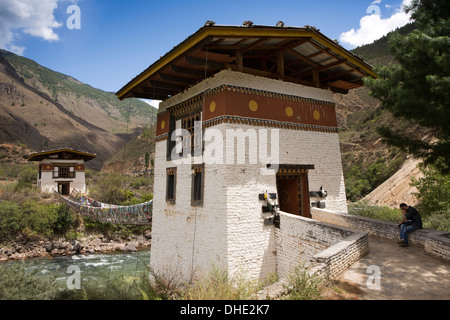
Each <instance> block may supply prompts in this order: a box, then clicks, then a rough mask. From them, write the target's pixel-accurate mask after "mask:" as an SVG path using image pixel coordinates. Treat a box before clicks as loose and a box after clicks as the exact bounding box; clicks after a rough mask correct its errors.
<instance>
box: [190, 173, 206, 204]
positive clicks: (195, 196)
mask: <svg viewBox="0 0 450 320" xmlns="http://www.w3.org/2000/svg"><path fill="white" fill-rule="evenodd" d="M204 181H205V165H204V164H201V165H193V166H192V197H191V205H192V206H202V205H203V192H204Z"/></svg>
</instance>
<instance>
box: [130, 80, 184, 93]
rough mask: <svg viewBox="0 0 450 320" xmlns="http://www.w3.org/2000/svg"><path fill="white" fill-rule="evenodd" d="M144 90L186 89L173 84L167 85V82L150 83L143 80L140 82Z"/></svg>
mask: <svg viewBox="0 0 450 320" xmlns="http://www.w3.org/2000/svg"><path fill="white" fill-rule="evenodd" d="M139 87H144V88H152V89H153V88H155V90H158V89H169V90H176V91H183V90H184V89H186V86H184V85H177V84H173V83H167V82H160V81H151V80H145V81H143V82H142V86H139Z"/></svg>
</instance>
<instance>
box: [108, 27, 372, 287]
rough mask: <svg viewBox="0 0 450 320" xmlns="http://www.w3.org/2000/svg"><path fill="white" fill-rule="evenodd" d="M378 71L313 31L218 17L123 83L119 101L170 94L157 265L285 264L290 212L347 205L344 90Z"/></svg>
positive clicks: (252, 267)
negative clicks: (339, 115) (283, 239)
mask: <svg viewBox="0 0 450 320" xmlns="http://www.w3.org/2000/svg"><path fill="white" fill-rule="evenodd" d="M368 76H375V74H374V73H373V71H372V69H371V67H370V66H369V65H368V64H366V63H365V62H364V61H362V60H361V59H360V58H358V57H356V56H354V55H353V54H352V53H350V52H348V51H347V50H345V49H344V48H342V47H341V46H340V45H339V44H337V43H336V42H335V41H332V40H330V39H329V38H327V37H326V36H324V35H323V34H322V33H320V32H319V31H318V30H317V29H315V28H313V27H302V28H297V27H295V28H294V27H281V26H277V27H270V26H257V25H252V24H250V25H248V24H247V25H246V26H217V25H215V24H214V23H209V24H207V25H205V26H204V27H202V28H200V29H199V30H198V31H197V32H196V33H194V34H193V35H191V36H190V37H188V38H187V39H186V40H184V41H183V42H181V43H180V44H179V45H177V46H176V47H174V48H173V49H172V50H171V51H170V52H168V53H167V54H166V55H164V56H163V57H161V58H160V59H159V60H158V61H156V62H155V63H154V64H152V65H151V66H150V67H149V68H147V69H146V70H144V71H143V72H142V73H141V74H140V75H138V76H137V77H135V78H134V79H133V80H131V81H130V82H129V83H128V84H127V85H126V86H124V87H123V88H122V89H121V90H120V91H119V92H118V93H117V96H118V97H119V98H120V99H125V98H129V97H138V98H146V99H157V100H162V102H161V103H160V106H159V113H158V123H157V132H156V150H155V176H154V203H153V222H152V223H153V224H152V246H151V259H150V264H151V267H152V268H153V269H154V270H155V271H156V272H159V273H165V274H176V275H177V276H178V275H179V276H180V277H181V278H183V279H186V280H188V279H191V278H192V277H193V276H194V275H196V274H198V273H200V272H207V271H209V270H210V269H211V268H212V266H213V265H215V266H218V267H220V268H223V269H226V270H228V272H230V274H236V273H239V272H245V273H246V274H248V275H249V276H250V277H252V278H260V279H264V278H265V277H266V276H268V275H270V274H273V273H275V272H277V270H278V269H279V268H280V262H279V259H280V250H279V248H278V247H277V246H278V245H277V243H278V242H277V241H278V240H277V237H278V235H279V233H277V231H276V230H277V228H280V218H279V212H283V213H287V214H289V215H293V216H298V217H301V219H303V220H305V219H310V218H311V209H312V208H314V207H318V208H326V209H329V210H333V211H339V212H346V211H347V206H346V196H345V186H344V178H343V173H342V164H341V153H340V148H339V138H338V126H337V120H336V111H335V103H334V99H333V93H344V94H345V93H347V92H348V90H350V89H353V88H357V87H360V86H362V85H363V83H362V79H363V78H364V77H368ZM303 220H302V221H303ZM281 227H283V221H281ZM311 247H314V245H312V246H311Z"/></svg>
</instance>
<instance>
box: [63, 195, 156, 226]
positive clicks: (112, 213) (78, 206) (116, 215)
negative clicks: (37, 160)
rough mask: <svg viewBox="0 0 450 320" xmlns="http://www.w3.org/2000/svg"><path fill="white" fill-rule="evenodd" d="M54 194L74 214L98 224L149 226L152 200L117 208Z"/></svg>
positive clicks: (81, 197) (88, 199)
mask: <svg viewBox="0 0 450 320" xmlns="http://www.w3.org/2000/svg"><path fill="white" fill-rule="evenodd" d="M55 193H56V194H57V195H58V197H59V198H60V199H61V200H62V201H63V202H65V203H66V204H67V205H68V206H69V207H70V208H71V209H72V210H74V211H75V212H78V213H79V214H81V215H82V216H85V217H89V218H91V219H94V220H97V221H100V222H106V223H113V224H124V225H150V224H151V221H152V208H153V200H150V201H148V202H144V203H140V204H135V205H130V206H118V205H112V204H107V203H102V202H99V201H96V200H94V199H92V198H89V197H87V196H83V195H81V196H79V199H76V198H75V197H72V196H70V197H69V196H63V195H61V194H60V193H58V192H56V191H55Z"/></svg>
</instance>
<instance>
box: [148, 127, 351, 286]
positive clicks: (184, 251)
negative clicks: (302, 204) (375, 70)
mask: <svg viewBox="0 0 450 320" xmlns="http://www.w3.org/2000/svg"><path fill="white" fill-rule="evenodd" d="M213 128H214V129H218V130H220V131H221V132H222V135H223V137H224V138H225V139H226V137H227V130H234V129H237V128H240V129H243V130H244V131H245V130H253V129H256V127H254V126H245V125H237V124H220V125H217V126H214V127H213ZM264 129H266V128H264ZM269 142H270V141H269ZM166 145H167V142H166V141H165V140H164V141H160V142H158V143H157V144H156V153H155V154H156V161H155V184H154V185H155V190H154V195H155V196H154V211H153V229H152V249H151V265H152V267H153V268H154V269H155V270H158V271H159V272H160V273H161V272H162V273H165V274H169V275H170V273H171V272H175V271H174V270H176V272H175V273H176V274H180V275H183V278H184V279H187V280H188V279H189V278H190V277H191V275H192V272H193V271H194V273H195V272H201V271H203V272H207V271H209V270H210V269H211V268H212V266H213V264H215V265H216V266H219V267H222V268H227V269H228V271H229V272H230V274H236V273H239V274H245V275H248V276H249V277H251V278H259V279H264V278H265V277H267V276H269V275H270V274H272V273H275V272H277V261H276V246H275V231H274V227H273V225H270V226H264V218H265V217H267V214H263V213H262V206H263V205H265V203H264V202H263V201H260V200H259V199H258V194H260V193H264V192H265V191H267V192H276V177H275V175H274V174H272V175H262V174H261V170H262V169H264V168H265V167H266V165H265V164H261V163H258V164H249V158H251V154H249V153H251V152H258V148H249V147H248V146H247V148H248V149H247V151H246V152H247V154H246V163H245V164H237V154H238V152H237V146H236V145H235V152H234V156H235V158H234V160H233V161H231V162H232V164H226V163H230V159H224V163H225V164H220V165H217V164H208V163H207V164H205V180H204V181H205V194H204V205H203V206H202V207H192V206H191V164H181V165H178V166H177V176H176V203H175V204H174V205H171V204H167V203H166V201H165V195H166V189H165V188H166V168H168V167H173V166H175V165H174V163H172V162H170V161H166ZM293 146H295V147H293ZM227 147H228V148H229V147H231V145H229V144H227V143H226V142H224V151H223V154H224V155H226V154H227V150H226V148H227ZM268 148H269V149H270V143H269V146H268ZM279 151H280V163H282V164H314V166H315V169H314V170H310V171H309V173H308V176H309V185H310V190H315V189H317V190H318V189H319V187H320V186H321V185H323V186H324V188H325V189H326V190H327V192H328V197H327V200H326V203H327V207H329V208H333V209H335V210H340V211H346V201H345V188H344V183H343V179H342V167H341V163H340V151H339V144H338V138H337V134H333V133H321V132H307V131H294V130H286V129H283V130H282V129H280V149H279ZM256 158H257V159H258V156H256ZM169 270H171V271H169Z"/></svg>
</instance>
